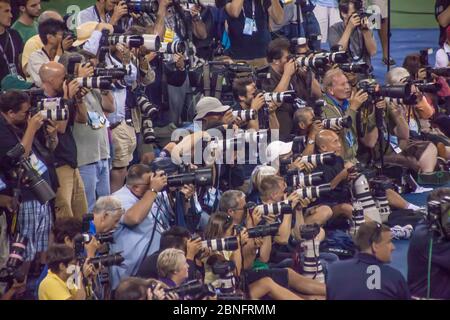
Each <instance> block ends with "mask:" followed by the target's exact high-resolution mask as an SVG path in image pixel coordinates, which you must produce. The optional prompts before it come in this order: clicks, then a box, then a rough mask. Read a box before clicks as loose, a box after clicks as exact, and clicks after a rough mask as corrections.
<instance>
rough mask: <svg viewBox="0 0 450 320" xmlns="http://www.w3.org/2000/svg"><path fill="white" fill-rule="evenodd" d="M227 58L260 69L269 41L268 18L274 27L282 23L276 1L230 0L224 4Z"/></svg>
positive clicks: (282, 14) (278, 4)
mask: <svg viewBox="0 0 450 320" xmlns="http://www.w3.org/2000/svg"><path fill="white" fill-rule="evenodd" d="M225 11H226V13H227V23H228V34H229V37H230V40H231V48H230V56H231V57H232V58H233V59H234V60H244V61H246V62H247V63H248V64H250V65H252V66H255V67H261V66H263V65H265V64H266V59H265V51H264V50H265V48H266V47H267V45H268V43H269V41H270V32H269V25H268V23H269V22H268V21H269V19H268V18H269V16H270V17H271V18H272V19H273V21H274V22H275V23H277V24H281V23H282V22H283V16H284V13H283V8H282V7H281V4H280V2H279V1H277V0H270V1H269V0H265V1H263V2H261V1H256V0H232V1H229V2H228V3H227V4H226V5H225Z"/></svg>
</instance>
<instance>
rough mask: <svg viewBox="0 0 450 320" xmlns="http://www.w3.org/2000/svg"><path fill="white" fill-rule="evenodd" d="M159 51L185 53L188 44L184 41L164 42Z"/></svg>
mask: <svg viewBox="0 0 450 320" xmlns="http://www.w3.org/2000/svg"><path fill="white" fill-rule="evenodd" d="M159 52H160V53H168V54H174V53H178V54H184V53H185V52H186V44H185V43H184V41H174V42H162V43H161V48H159Z"/></svg>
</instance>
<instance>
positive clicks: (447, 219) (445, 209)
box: [427, 196, 450, 241]
mask: <svg viewBox="0 0 450 320" xmlns="http://www.w3.org/2000/svg"><path fill="white" fill-rule="evenodd" d="M449 211H450V197H448V196H446V197H444V199H442V200H440V201H429V202H428V215H427V221H428V223H429V226H430V229H431V230H433V231H435V232H437V233H438V234H439V235H440V239H439V241H450V214H449Z"/></svg>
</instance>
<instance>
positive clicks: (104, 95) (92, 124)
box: [59, 52, 115, 212]
mask: <svg viewBox="0 0 450 320" xmlns="http://www.w3.org/2000/svg"><path fill="white" fill-rule="evenodd" d="M74 58H80V59H81V63H84V62H85V58H84V57H83V56H81V55H80V54H78V53H72V52H69V53H64V54H63V55H62V56H61V58H60V59H59V62H60V63H61V64H62V65H64V67H65V69H66V72H67V70H68V67H69V61H70V60H71V59H74ZM92 74H93V68H92V67H91V66H90V65H89V64H88V65H86V66H83V67H82V66H78V68H77V70H76V74H75V75H74V76H76V77H90V76H92ZM83 90H85V91H86V92H87V93H86V95H85V96H84V97H83V98H82V100H83V103H84V105H85V106H86V109H87V116H88V121H87V124H86V123H78V122H75V123H74V124H73V129H72V130H73V138H74V140H75V143H76V146H77V164H78V169H79V171H80V176H81V179H82V180H83V184H84V190H85V193H86V198H87V202H88V211H89V212H92V208H93V207H94V205H95V201H96V199H97V198H98V197H103V196H107V195H109V194H110V193H111V192H110V182H109V173H110V172H109V161H108V160H109V158H110V143H109V138H108V129H107V126H106V116H105V113H111V112H113V111H114V109H115V106H114V98H113V96H112V93H111V91H109V90H108V91H101V90H99V89H87V88H84V89H83Z"/></svg>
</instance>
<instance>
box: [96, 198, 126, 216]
mask: <svg viewBox="0 0 450 320" xmlns="http://www.w3.org/2000/svg"><path fill="white" fill-rule="evenodd" d="M121 209H122V203H121V202H120V200H119V199H118V198H117V197H114V196H105V197H100V198H98V200H97V202H96V203H95V205H94V209H93V210H92V213H93V214H100V213H103V212H108V213H112V214H122V210H121Z"/></svg>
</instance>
